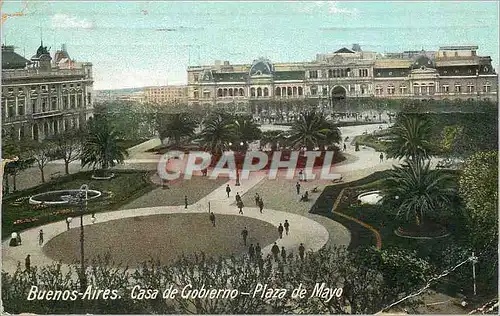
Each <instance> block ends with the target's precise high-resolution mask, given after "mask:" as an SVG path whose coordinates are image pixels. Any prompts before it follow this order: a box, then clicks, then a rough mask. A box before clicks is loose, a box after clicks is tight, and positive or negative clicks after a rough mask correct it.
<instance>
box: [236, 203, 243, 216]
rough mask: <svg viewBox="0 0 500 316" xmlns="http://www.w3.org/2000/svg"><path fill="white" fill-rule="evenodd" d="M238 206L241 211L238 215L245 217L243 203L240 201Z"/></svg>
mask: <svg viewBox="0 0 500 316" xmlns="http://www.w3.org/2000/svg"><path fill="white" fill-rule="evenodd" d="M237 206H238V208H239V209H240V211H239V212H238V214H241V215H243V201H242V200H239V201H238V203H237Z"/></svg>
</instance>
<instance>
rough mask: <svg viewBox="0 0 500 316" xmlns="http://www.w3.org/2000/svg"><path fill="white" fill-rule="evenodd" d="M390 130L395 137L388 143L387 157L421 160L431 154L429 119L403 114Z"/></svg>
mask: <svg viewBox="0 0 500 316" xmlns="http://www.w3.org/2000/svg"><path fill="white" fill-rule="evenodd" d="M391 132H392V134H393V135H394V136H395V138H394V140H393V141H392V142H390V143H389V145H388V148H387V156H388V157H390V158H398V159H401V158H406V159H409V160H411V161H423V160H425V159H428V158H429V157H430V156H431V153H432V150H433V146H432V143H431V142H430V138H431V126H430V122H429V121H427V120H424V119H421V118H420V117H418V116H407V115H405V116H403V117H402V118H401V119H399V120H398V122H397V123H396V124H395V125H394V126H393V127H391Z"/></svg>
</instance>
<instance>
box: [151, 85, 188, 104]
mask: <svg viewBox="0 0 500 316" xmlns="http://www.w3.org/2000/svg"><path fill="white" fill-rule="evenodd" d="M187 92H188V89H187V86H183V85H178V86H174V85H170V86H161V87H147V88H144V100H145V102H146V103H158V104H168V103H174V102H177V103H186V102H187V101H188V94H187Z"/></svg>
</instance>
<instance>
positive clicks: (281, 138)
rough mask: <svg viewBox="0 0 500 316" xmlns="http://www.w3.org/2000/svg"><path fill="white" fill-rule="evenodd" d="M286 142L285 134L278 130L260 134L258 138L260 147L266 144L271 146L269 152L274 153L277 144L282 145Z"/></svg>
mask: <svg viewBox="0 0 500 316" xmlns="http://www.w3.org/2000/svg"><path fill="white" fill-rule="evenodd" d="M285 142H286V133H285V132H284V131H278V130H270V131H265V132H262V135H261V138H260V145H261V146H262V147H263V146H266V145H267V144H271V150H272V151H275V150H277V149H278V143H280V144H281V145H283V143H285Z"/></svg>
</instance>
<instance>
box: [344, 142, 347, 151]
mask: <svg viewBox="0 0 500 316" xmlns="http://www.w3.org/2000/svg"><path fill="white" fill-rule="evenodd" d="M346 150H347V146H346V144H345V143H344V151H346Z"/></svg>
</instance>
